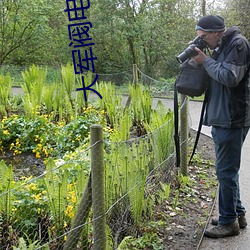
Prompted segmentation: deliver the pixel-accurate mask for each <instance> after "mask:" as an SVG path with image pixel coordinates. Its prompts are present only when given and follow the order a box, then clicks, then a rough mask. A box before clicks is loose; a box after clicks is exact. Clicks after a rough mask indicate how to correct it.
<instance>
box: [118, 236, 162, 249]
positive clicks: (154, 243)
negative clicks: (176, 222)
mask: <svg viewBox="0 0 250 250" xmlns="http://www.w3.org/2000/svg"><path fill="white" fill-rule="evenodd" d="M127 249H131V250H137V249H153V250H163V242H162V240H161V239H160V237H159V236H158V235H157V234H156V233H145V234H144V235H143V236H142V237H139V238H134V237H132V236H128V237H125V238H124V239H123V241H122V242H121V243H120V244H119V246H118V248H117V250H127Z"/></svg>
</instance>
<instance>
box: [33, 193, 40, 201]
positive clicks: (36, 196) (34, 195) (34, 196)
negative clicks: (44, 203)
mask: <svg viewBox="0 0 250 250" xmlns="http://www.w3.org/2000/svg"><path fill="white" fill-rule="evenodd" d="M41 195H42V194H41V193H39V194H33V195H32V197H33V198H35V200H36V201H40V200H41V199H42V197H41Z"/></svg>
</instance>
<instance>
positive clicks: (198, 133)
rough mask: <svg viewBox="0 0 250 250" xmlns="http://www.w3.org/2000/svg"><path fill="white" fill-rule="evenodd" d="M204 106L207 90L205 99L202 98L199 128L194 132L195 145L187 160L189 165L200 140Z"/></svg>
mask: <svg viewBox="0 0 250 250" xmlns="http://www.w3.org/2000/svg"><path fill="white" fill-rule="evenodd" d="M206 104H207V90H206V91H205V97H204V101H203V104H202V108H201V114H200V121H199V126H198V130H197V132H196V138H195V143H194V147H193V152H192V154H191V156H190V159H189V164H190V163H191V162H192V159H193V156H194V154H195V151H196V148H197V145H198V141H199V138H200V134H201V128H202V122H203V117H204V113H205V109H206Z"/></svg>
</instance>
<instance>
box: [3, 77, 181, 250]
mask: <svg viewBox="0 0 250 250" xmlns="http://www.w3.org/2000/svg"><path fill="white" fill-rule="evenodd" d="M140 73H141V75H142V76H143V79H144V80H143V82H144V83H145V81H146V80H145V79H147V80H150V81H152V82H154V81H155V80H154V79H152V78H150V77H148V76H146V75H144V74H143V73H142V72H140ZM150 85H151V84H150ZM167 88H168V87H167ZM169 90H171V88H170V87H169ZM183 105H185V103H183ZM181 108H183V106H181ZM173 128H174V126H173V117H170V118H169V120H168V121H167V122H166V123H165V124H163V125H161V126H160V127H159V128H157V129H153V130H152V131H151V132H150V133H147V134H145V135H144V136H141V137H137V138H133V139H129V140H126V141H118V142H113V141H110V140H107V139H105V138H104V152H105V153H104V162H105V210H106V213H105V216H106V223H107V225H106V231H107V232H106V233H107V239H106V242H107V243H106V244H107V249H117V248H118V246H119V245H120V244H121V243H122V242H123V241H124V239H126V237H128V236H134V237H136V235H138V234H140V233H142V232H138V225H140V223H142V221H145V220H149V219H150V218H153V216H154V205H155V202H157V200H158V199H161V194H160V192H162V189H161V183H170V182H171V180H172V177H173V176H172V175H173V172H174V166H175V153H174V141H173V134H174V131H173ZM99 143H100V142H99ZM102 143H103V142H102ZM183 143H184V142H183ZM92 147H93V146H92ZM92 147H89V148H87V149H77V150H76V151H75V152H74V153H73V154H74V157H71V156H70V155H66V156H65V157H64V158H63V159H60V160H52V159H48V161H47V162H46V164H45V165H42V166H40V168H41V169H40V171H43V173H42V174H40V175H37V176H30V177H20V178H18V179H17V178H16V177H15V170H14V169H12V167H11V166H7V165H6V164H5V163H4V162H3V161H1V162H0V164H1V166H0V179H1V182H0V187H1V188H0V189H1V193H0V211H1V213H0V247H1V249H5V250H6V249H52V250H57V249H92V247H93V244H94V242H93V223H95V222H96V221H97V220H99V219H100V218H95V219H93V213H92V208H91V203H92V199H93V197H91V193H92V189H93V188H95V187H93V186H92V185H90V184H91V181H90V179H91V175H90V173H91V162H90V155H91V153H90V150H91V148H92ZM76 159H77V160H76ZM16 182H18V183H20V185H19V186H18V187H15V188H13V187H14V186H15V185H14V184H15V183H16ZM97 199H98V198H97ZM76 220H78V221H76ZM75 222H77V223H75ZM73 225H74V226H73ZM76 232H78V233H76ZM70 234H71V235H73V236H74V235H75V238H74V237H73V239H72V242H73V243H72V244H74V246H75V247H74V248H72V246H71V245H68V246H67V247H66V246H65V242H67V239H68V237H69V235H70ZM98 240H102V239H98ZM31 247H32V248H31Z"/></svg>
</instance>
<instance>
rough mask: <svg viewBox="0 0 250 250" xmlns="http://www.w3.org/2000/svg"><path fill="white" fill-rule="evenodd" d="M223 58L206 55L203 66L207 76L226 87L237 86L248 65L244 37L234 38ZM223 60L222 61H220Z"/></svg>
mask: <svg viewBox="0 0 250 250" xmlns="http://www.w3.org/2000/svg"><path fill="white" fill-rule="evenodd" d="M226 50H227V53H225V54H224V58H220V57H219V58H218V61H215V60H214V59H213V58H211V57H207V58H206V59H205V61H204V63H203V66H204V68H205V70H206V71H207V73H208V74H209V76H210V77H211V78H213V79H214V80H215V81H216V82H218V83H221V84H222V85H225V86H227V87H231V88H233V87H237V86H238V84H239V83H240V81H241V80H242V79H243V77H244V75H245V74H246V72H247V70H248V67H249V59H250V55H249V54H250V53H249V46H248V44H247V42H246V41H245V40H244V38H242V37H241V38H238V39H235V40H234V41H233V42H232V43H231V45H230V46H229V47H228V48H227V49H226ZM222 60H223V61H222Z"/></svg>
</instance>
